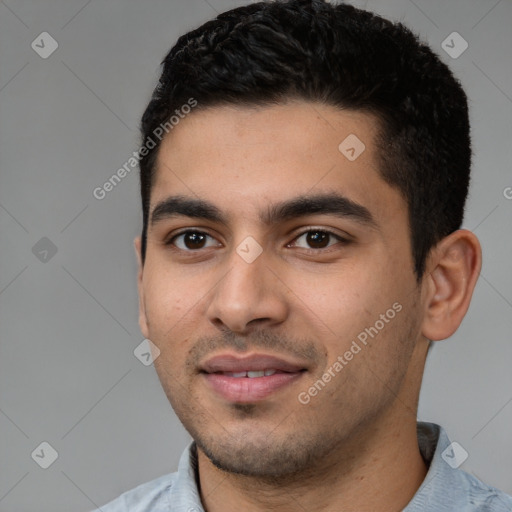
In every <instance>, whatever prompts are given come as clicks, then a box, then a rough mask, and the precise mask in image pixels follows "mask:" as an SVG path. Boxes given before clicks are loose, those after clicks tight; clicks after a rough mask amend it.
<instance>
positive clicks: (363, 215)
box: [261, 193, 378, 229]
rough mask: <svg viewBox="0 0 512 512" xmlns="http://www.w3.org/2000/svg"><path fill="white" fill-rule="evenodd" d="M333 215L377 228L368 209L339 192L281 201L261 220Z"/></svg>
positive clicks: (271, 222) (277, 220) (265, 221)
mask: <svg viewBox="0 0 512 512" xmlns="http://www.w3.org/2000/svg"><path fill="white" fill-rule="evenodd" d="M313 214H317V215H318V214H320V215H335V216H337V217H340V218H349V219H352V220H354V221H356V222H358V223H360V224H362V225H365V226H368V227H371V228H374V229H377V228H378V224H377V222H376V220H375V219H374V218H373V215H372V214H371V213H370V210H368V208H366V207H365V206H363V205H362V204H359V203H356V202H355V201H352V200H351V199H349V198H348V197H345V196H342V195H339V194H334V193H333V194H320V195H314V196H299V197H297V198H294V199H292V200H289V201H283V202H282V203H278V204H275V205H272V206H270V207H269V208H268V211H267V213H266V214H265V215H263V216H262V217H261V220H262V221H263V222H264V223H266V224H273V223H277V222H282V221H285V220H290V219H293V218H296V217H305V216H307V215H313Z"/></svg>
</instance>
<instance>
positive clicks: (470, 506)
mask: <svg viewBox="0 0 512 512" xmlns="http://www.w3.org/2000/svg"><path fill="white" fill-rule="evenodd" d="M418 444H419V447H420V451H421V454H422V456H423V458H424V460H425V462H427V463H428V465H429V470H428V473H427V475H426V477H425V480H424V481H423V483H422V485H421V487H420V488H419V489H418V491H417V493H416V494H415V496H414V498H413V500H412V501H411V502H410V504H409V506H408V507H406V509H405V510H406V511H407V512H420V511H421V512H431V511H432V512H444V511H446V512H448V511H449V512H451V511H453V510H456V511H457V512H512V496H509V495H508V494H506V493H504V492H503V491H500V490H499V489H496V488H495V487H492V486H491V485H488V484H485V483H484V482H482V481H480V480H479V479H478V478H475V477H474V476H473V475H470V474H469V473H466V472H465V471H463V470H462V469H461V468H460V466H461V464H462V463H463V462H464V460H465V457H463V456H462V457H461V453H460V451H461V450H462V452H463V453H462V455H463V454H464V453H465V450H463V448H462V447H461V446H460V445H459V444H458V443H452V442H450V439H449V438H448V436H447V434H446V432H445V431H444V429H443V428H442V427H441V426H439V425H436V424H433V423H418ZM466 457H467V453H466Z"/></svg>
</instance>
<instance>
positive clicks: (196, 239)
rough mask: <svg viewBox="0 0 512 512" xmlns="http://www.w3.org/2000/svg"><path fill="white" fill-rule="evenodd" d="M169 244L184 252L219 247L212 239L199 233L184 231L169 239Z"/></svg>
mask: <svg viewBox="0 0 512 512" xmlns="http://www.w3.org/2000/svg"><path fill="white" fill-rule="evenodd" d="M169 244H170V245H175V246H176V247H177V248H178V249H181V250H184V251H193V250H197V249H204V248H205V247H214V246H217V245H219V244H218V243H217V242H216V240H215V239H214V238H213V237H211V236H210V235H208V234H206V233H203V232H201V231H185V232H184V233H180V234H179V235H176V236H175V237H173V238H171V240H170V241H169Z"/></svg>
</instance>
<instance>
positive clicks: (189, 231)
mask: <svg viewBox="0 0 512 512" xmlns="http://www.w3.org/2000/svg"><path fill="white" fill-rule="evenodd" d="M315 232H316V233H325V234H327V235H328V236H330V237H332V238H335V239H336V240H337V241H338V243H341V244H343V245H348V244H349V243H350V242H351V240H349V239H348V238H344V237H342V236H341V235H339V234H337V233H334V232H333V231H330V230H328V229H325V228H315V227H310V228H308V229H306V230H304V231H301V232H300V233H298V234H297V235H296V236H295V237H294V239H293V241H292V242H295V241H296V240H298V239H299V238H301V237H302V236H304V235H307V234H308V233H315ZM188 234H197V235H204V236H207V237H209V238H211V239H215V238H214V237H213V236H211V235H209V234H208V233H206V232H204V231H200V230H196V229H187V230H185V231H181V232H180V233H177V234H175V235H173V236H172V237H171V238H170V239H169V240H168V241H166V242H165V245H166V246H171V247H172V248H173V250H177V251H182V252H190V253H194V252H199V251H200V250H202V249H205V248H204V247H201V248H199V249H182V248H180V247H176V245H175V241H176V239H178V238H179V237H180V236H183V235H188ZM290 244H291V243H290ZM290 244H287V247H289V246H290ZM333 245H336V244H330V245H328V246H327V247H322V248H313V247H310V248H302V249H303V250H306V251H311V252H314V253H319V252H325V251H327V250H329V249H330V248H331V247H332V246H333ZM206 249H208V247H206Z"/></svg>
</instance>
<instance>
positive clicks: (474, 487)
mask: <svg viewBox="0 0 512 512" xmlns="http://www.w3.org/2000/svg"><path fill="white" fill-rule="evenodd" d="M459 476H460V478H461V479H463V480H464V481H465V483H466V485H467V495H468V505H469V507H470V508H469V507H468V509H467V510H468V511H469V510H471V511H472V512H511V511H512V496H509V495H508V494H506V493H504V492H503V491H500V490H499V489H496V488H495V487H492V486H491V485H487V484H485V483H484V482H482V481H480V480H478V479H477V478H475V477H474V476H472V475H470V474H468V473H466V472H465V471H462V470H459Z"/></svg>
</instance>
